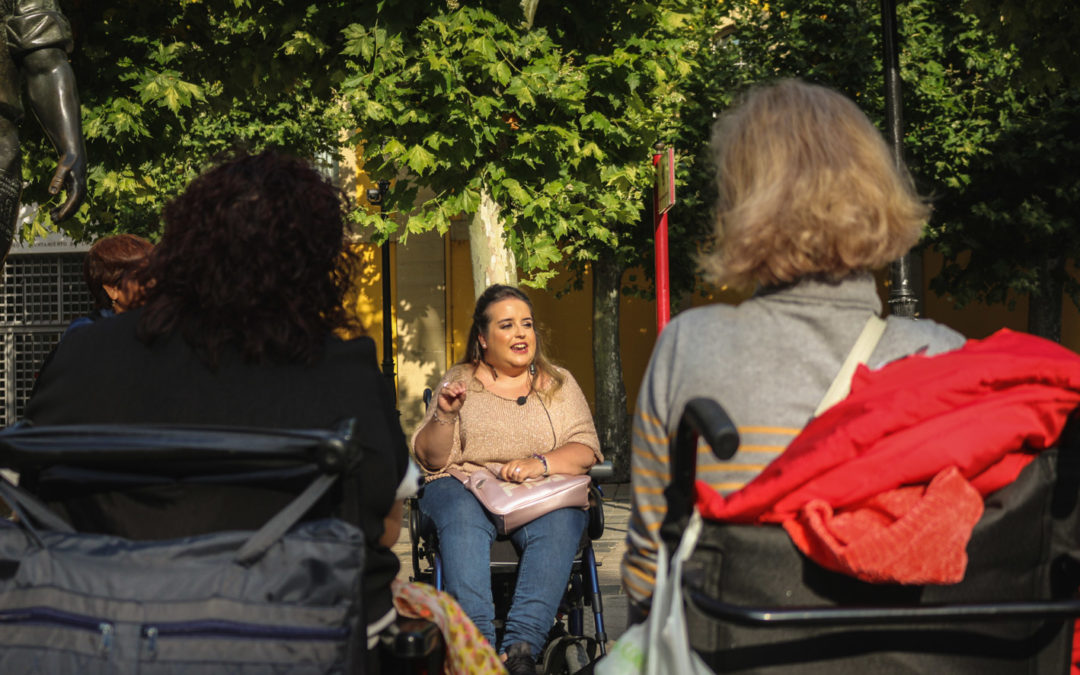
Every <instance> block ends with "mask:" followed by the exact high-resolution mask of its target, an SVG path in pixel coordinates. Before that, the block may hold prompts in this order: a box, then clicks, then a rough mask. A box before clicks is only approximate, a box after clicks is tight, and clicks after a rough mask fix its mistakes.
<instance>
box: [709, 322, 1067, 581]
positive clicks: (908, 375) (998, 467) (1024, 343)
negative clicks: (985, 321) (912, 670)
mask: <svg viewBox="0 0 1080 675" xmlns="http://www.w3.org/2000/svg"><path fill="white" fill-rule="evenodd" d="M1078 404H1080V356H1078V355H1076V354H1075V353H1073V352H1071V351H1069V350H1068V349H1066V348H1064V347H1062V346H1061V345H1058V344H1056V343H1054V342H1050V341H1048V340H1044V339H1042V338H1037V337H1034V336H1032V335H1027V334H1024V333H1015V332H1012V331H1009V330H1001V331H998V332H997V333H995V334H994V335H992V336H990V337H988V338H986V339H985V340H969V341H968V342H967V343H966V344H965V345H964V346H963V347H962V348H960V349H958V350H955V351H952V352H948V353H945V354H940V355H937V356H932V357H926V356H921V355H915V356H910V357H907V358H904V359H900V360H899V361H895V362H893V363H890V364H888V365H886V366H884V367H882V368H880V369H878V370H875V371H871V370H869V369H867V368H866V367H860V368H859V369H858V371H857V372H856V374H855V377H854V378H853V380H852V387H851V394H850V395H849V396H848V397H847V398H846V399H844V400H843V401H841V402H840V403H838V404H837V405H835V406H833V407H832V408H830V409H829V410H828V411H826V412H825V413H824V414H823V415H821V417H818V418H816V419H814V420H812V421H811V422H810V424H808V425H807V427H806V428H805V429H804V430H803V432H802V433H801V434H800V435H799V436H798V437H797V438H796V439H795V440H794V441H792V443H791V445H790V446H789V447H788V448H787V450H785V451H784V453H783V454H782V455H781V456H780V457H778V458H777V459H776V460H775V461H774V462H772V463H771V464H769V466H767V467H766V468H765V470H764V471H763V472H762V473H761V474H760V475H759V476H758V477H757V478H756V479H754V480H753V481H751V482H750V483H749V484H747V485H746V487H744V488H743V489H742V490H740V491H738V492H736V493H733V494H731V495H729V496H728V497H726V498H725V497H724V496H722V495H720V494H719V493H717V492H716V491H714V490H713V489H712V488H711V487H709V486H708V485H707V484H705V483H703V482H701V481H698V484H697V500H698V504H697V505H698V509H699V510H700V511H701V514H702V516H703V517H705V518H709V519H713V520H721V521H729V522H742V523H780V524H782V525H783V526H784V528H785V529H786V530H787V532H788V533H789V534H790V536H791V538H792V540H793V541H794V542H795V544H796V546H798V547H799V549H800V550H801V551H803V552H804V553H805V554H807V555H808V556H810V557H811V559H813V560H814V561H815V562H817V563H819V564H821V565H822V566H824V567H827V568H829V569H832V570H836V571H839V572H844V573H847V574H850V575H852V576H855V577H857V578H859V579H863V580H865V581H871V582H882V583H885V582H888V583H901V584H927V583H931V584H935V583H936V584H948V583H956V582H958V581H960V580H961V579H962V578H963V575H964V569H965V567H966V565H967V555H966V552H965V548H966V546H967V542H968V540H969V538H970V536H971V530H972V528H973V527H974V526H975V523H976V522H977V521H978V519H979V517H980V516H981V515H982V502H983V497H985V496H986V495H987V494H989V493H991V492H994V491H995V490H998V489H1000V488H1002V487H1004V486H1006V485H1008V484H1009V483H1011V482H1012V481H1013V480H1015V478H1016V476H1017V475H1019V473H1020V471H1021V470H1022V469H1023V468H1024V466H1026V465H1027V464H1028V462H1030V461H1031V459H1032V458H1033V457H1034V454H1033V453H1035V452H1038V451H1040V450H1043V449H1046V448H1048V447H1050V446H1051V445H1053V444H1054V442H1055V441H1056V440H1057V439H1058V437H1059V436H1060V434H1061V431H1062V429H1063V428H1064V426H1065V422H1066V421H1067V419H1068V417H1069V415H1070V414H1071V413H1072V411H1073V410H1074V409H1075V408H1076V407H1077V405H1078Z"/></svg>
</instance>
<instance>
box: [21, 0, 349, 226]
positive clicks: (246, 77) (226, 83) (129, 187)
mask: <svg viewBox="0 0 1080 675" xmlns="http://www.w3.org/2000/svg"><path fill="white" fill-rule="evenodd" d="M64 10H65V13H66V15H67V16H68V18H69V20H70V21H71V23H72V26H73V28H74V32H75V36H76V45H75V51H74V53H73V55H72V66H73V68H74V69H75V72H76V79H77V82H78V86H79V93H80V98H81V100H82V109H83V131H84V136H85V137H86V142H87V150H88V154H89V158H90V173H89V193H90V199H89V201H88V203H87V204H86V205H85V206H84V207H83V208H82V210H81V211H80V213H79V214H78V217H77V219H76V220H75V221H74V222H71V221H69V223H70V224H69V223H65V227H66V228H67V229H68V230H69V231H70V232H71V234H73V235H75V236H76V237H86V236H90V235H94V234H105V233H110V232H118V231H124V232H136V233H141V234H147V235H150V236H154V234H155V233H156V232H157V230H158V227H159V225H158V214H159V213H160V210H161V207H162V206H163V205H164V203H165V202H166V201H167V200H168V198H169V197H170V196H172V195H174V194H176V193H177V192H178V191H179V190H180V189H182V187H183V186H184V185H185V184H186V183H187V182H188V181H189V180H190V179H191V178H192V177H193V176H194V175H195V174H196V173H197V172H198V171H199V170H200V169H202V168H203V166H204V165H205V163H206V161H207V160H208V159H209V158H210V157H212V156H213V155H214V154H215V153H219V152H223V151H227V150H229V149H231V148H234V147H247V148H249V149H259V148H262V147H265V146H270V145H273V146H277V147H282V148H285V149H287V150H290V151H292V152H295V153H297V154H300V155H303V156H308V157H327V158H330V159H333V160H336V158H337V155H338V149H339V147H341V146H342V145H343V137H342V130H343V129H344V125H345V124H346V123H347V121H348V120H347V118H346V117H345V116H344V109H343V108H342V106H341V104H340V101H339V100H338V99H337V98H336V95H335V86H336V83H337V82H339V81H340V79H341V77H342V76H343V75H344V72H343V71H342V70H339V68H340V63H339V59H338V52H339V51H340V49H341V45H342V43H343V41H344V37H343V36H342V34H341V26H342V25H344V24H345V22H346V18H345V17H346V16H352V15H353V8H352V5H351V3H347V2H343V1H340V0H337V1H328V2H320V3H311V4H297V3H290V2H286V1H285V0H260V1H258V2H256V1H254V0H159V1H157V0H156V1H154V2H140V1H137V0H104V1H102V2H86V1H79V0H71V2H69V3H66V4H65V5H64ZM31 126H32V125H24V128H27V127H31ZM31 131H32V130H31ZM28 142H29V143H30V144H31V145H33V144H35V143H36V144H37V145H39V146H40V148H41V149H40V150H35V151H33V152H28V153H24V154H26V155H27V156H28V157H31V158H33V161H31V162H28V163H26V164H25V165H24V167H25V168H24V173H25V175H26V176H27V177H28V178H29V177H30V176H41V175H48V172H47V171H46V165H47V163H48V161H49V159H50V153H49V151H48V146H47V145H46V144H45V141H44V139H43V138H42V137H41V135H40V133H36V134H34V133H30V134H28ZM30 182H31V185H33V186H34V187H33V188H32V189H31V190H28V191H27V193H26V195H25V196H24V199H25V200H26V201H38V202H40V203H46V202H47V201H48V196H47V195H46V194H44V189H43V186H41V185H40V184H41V183H42V181H34V180H31V181H30ZM45 211H46V210H45V209H42V210H40V211H39V213H38V215H37V219H36V221H35V222H34V223H31V224H30V225H29V226H28V228H29V230H30V231H28V232H26V235H30V236H33V235H34V234H37V235H40V234H43V233H44V232H45V231H46V230H47V229H50V228H51V224H50V223H49V222H48V220H47V218H48V216H47V214H46V213H45Z"/></svg>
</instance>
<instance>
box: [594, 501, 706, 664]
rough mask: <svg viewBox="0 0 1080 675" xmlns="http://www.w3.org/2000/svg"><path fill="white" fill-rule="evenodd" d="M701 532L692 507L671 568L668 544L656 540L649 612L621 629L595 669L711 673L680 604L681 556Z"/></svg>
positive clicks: (691, 550)
mask: <svg viewBox="0 0 1080 675" xmlns="http://www.w3.org/2000/svg"><path fill="white" fill-rule="evenodd" d="M700 534H701V515H700V514H698V512H697V510H695V511H694V514H693V515H692V516H691V517H690V523H689V525H687V527H686V531H685V532H683V536H682V540H681V541H680V542H679V546H678V548H677V549H676V550H675V555H674V557H673V558H672V559H671V571H670V573H669V572H668V556H667V548H666V547H665V546H664V545H663V544H661V546H660V551H659V554H658V556H657V564H656V588H655V590H654V591H653V598H652V607H651V609H650V610H649V617H648V618H647V619H646V620H645V623H643V624H638V625H636V626H631V627H630V628H629V629H628V630H627V631H626V632H625V633H623V635H622V637H620V638H619V639H618V641H616V642H615V645H614V647H612V649H611V652H610V653H609V654H608V655H607V656H606V657H605V658H603V659H600V661H598V662H597V664H596V669H595V671H594V672H595V673H596V674H597V675H669V674H670V675H712V671H711V670H709V667H708V666H706V665H705V663H704V662H703V661H702V660H701V657H699V656H698V655H697V654H695V653H694V651H693V650H691V649H690V640H689V638H688V637H687V633H686V612H685V610H684V608H683V594H682V567H683V561H685V560H686V559H687V558H689V557H690V554H691V553H692V552H693V551H694V547H695V546H696V545H697V541H698V536H699V535H700Z"/></svg>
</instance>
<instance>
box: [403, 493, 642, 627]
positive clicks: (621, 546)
mask: <svg viewBox="0 0 1080 675" xmlns="http://www.w3.org/2000/svg"><path fill="white" fill-rule="evenodd" d="M603 490H604V522H605V526H604V536H602V537H601V538H600V539H599V540H597V541H594V542H593V551H595V553H596V560H597V563H598V564H599V569H598V572H599V576H600V593H601V595H602V596H603V602H604V624H605V628H606V629H607V634H608V639H609V640H615V639H616V638H618V637H619V636H620V635H622V633H623V631H625V630H626V595H625V594H624V593H623V590H622V586H621V584H620V582H619V561H621V560H622V555H623V551H624V550H625V548H626V543H625V542H626V527H627V523H628V521H629V519H630V484H629V483H610V484H607V485H604V486H603ZM407 518H408V514H406V519H407ZM394 553H396V554H397V556H398V558H400V559H401V572H400V574H399V575H398V576H399V577H400V578H402V579H408V578H409V576H410V575H411V574H412V547H411V545H410V543H409V527H408V521H407V520H406V523H405V525H404V526H403V527H402V528H401V536H400V537H399V538H398V542H397V544H395V545H394ZM586 613H588V612H586ZM592 624H593V621H592V617H591V615H590V616H589V619H588V621H587V622H586V630H587V631H588V632H590V633H592V632H593V631H594V630H595V629H594V627H593V625H592Z"/></svg>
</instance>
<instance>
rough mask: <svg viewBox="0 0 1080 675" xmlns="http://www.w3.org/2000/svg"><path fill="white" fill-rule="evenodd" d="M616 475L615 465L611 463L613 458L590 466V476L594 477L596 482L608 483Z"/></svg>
mask: <svg viewBox="0 0 1080 675" xmlns="http://www.w3.org/2000/svg"><path fill="white" fill-rule="evenodd" d="M614 476H615V465H614V464H612V463H611V460H607V459H605V460H604V461H602V462H600V463H598V464H593V465H592V466H591V467H590V468H589V478H592V479H593V482H596V483H606V482H607V481H609V480H611V479H612V478H613V477H614Z"/></svg>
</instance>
